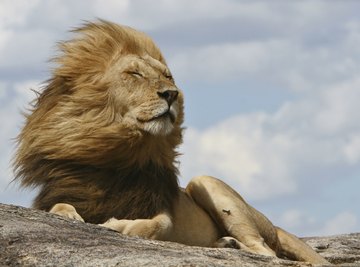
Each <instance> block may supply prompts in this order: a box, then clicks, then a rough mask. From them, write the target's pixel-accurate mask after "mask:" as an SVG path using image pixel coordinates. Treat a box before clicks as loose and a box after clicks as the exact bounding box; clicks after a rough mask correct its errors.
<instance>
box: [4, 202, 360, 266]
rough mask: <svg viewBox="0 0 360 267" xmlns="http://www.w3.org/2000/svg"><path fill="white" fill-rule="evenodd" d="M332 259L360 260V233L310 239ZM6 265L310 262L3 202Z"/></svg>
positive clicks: (343, 262)
mask: <svg viewBox="0 0 360 267" xmlns="http://www.w3.org/2000/svg"><path fill="white" fill-rule="evenodd" d="M305 240H306V242H307V243H308V244H310V245H311V246H312V247H313V248H315V249H316V250H317V251H318V252H319V253H320V254H321V255H323V256H324V257H326V258H327V259H328V260H329V261H330V262H332V263H336V264H341V266H360V233H357V234H348V235H339V236H330V237H312V238H306V239H305ZM0 266H243V267H247V266H309V264H306V263H301V262H293V261H288V260H282V259H277V258H271V257H264V256H260V255H255V254H250V253H246V252H243V251H239V250H234V249H217V248H200V247H190V246H185V245H181V244H177V243H172V242H161V241H154V240H146V239H141V238H135V237H128V236H124V235H121V234H119V233H117V232H114V231H111V230H108V229H105V228H102V227H99V226H97V225H93V224H87V223H82V222H78V221H73V220H69V219H65V218H62V217H59V216H56V215H53V214H49V213H46V212H43V211H38V210H33V209H27V208H23V207H18V206H13V205H4V204H0Z"/></svg>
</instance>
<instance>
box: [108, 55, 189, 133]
mask: <svg viewBox="0 0 360 267" xmlns="http://www.w3.org/2000/svg"><path fill="white" fill-rule="evenodd" d="M108 76H109V80H111V81H114V80H116V79H115V78H114V77H119V78H118V79H117V81H116V82H115V83H114V82H112V86H111V87H112V88H111V91H112V92H113V94H114V98H115V101H116V102H117V104H118V106H119V107H120V110H121V111H120V114H119V121H122V122H123V123H125V124H126V125H129V126H130V127H131V128H133V129H134V128H135V129H138V130H141V131H144V132H147V133H149V134H151V135H155V136H167V135H170V134H171V133H172V132H173V130H174V129H175V128H179V127H180V126H181V123H182V120H183V96H182V93H181V91H180V90H179V89H178V88H177V87H176V86H175V84H174V81H173V79H172V77H171V75H170V71H169V70H168V68H167V66H166V65H164V64H162V63H161V62H159V61H157V60H156V59H153V58H151V57H149V56H143V57H139V56H135V55H127V56H123V57H121V60H119V62H118V63H115V64H114V65H113V66H112V67H111V68H110V70H109V75H108Z"/></svg>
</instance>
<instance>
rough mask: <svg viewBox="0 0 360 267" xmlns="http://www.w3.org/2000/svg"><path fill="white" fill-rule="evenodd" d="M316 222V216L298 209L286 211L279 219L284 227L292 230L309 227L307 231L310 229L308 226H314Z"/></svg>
mask: <svg viewBox="0 0 360 267" xmlns="http://www.w3.org/2000/svg"><path fill="white" fill-rule="evenodd" d="M315 223H316V219H315V218H314V217H311V216H309V215H307V214H305V213H304V212H303V211H300V210H297V209H290V210H287V211H285V212H284V213H283V214H282V216H281V218H280V220H279V224H280V225H282V227H283V228H284V229H287V230H288V231H291V232H293V231H296V230H298V229H302V230H304V229H307V231H309V229H308V228H310V227H313V225H314V224H315Z"/></svg>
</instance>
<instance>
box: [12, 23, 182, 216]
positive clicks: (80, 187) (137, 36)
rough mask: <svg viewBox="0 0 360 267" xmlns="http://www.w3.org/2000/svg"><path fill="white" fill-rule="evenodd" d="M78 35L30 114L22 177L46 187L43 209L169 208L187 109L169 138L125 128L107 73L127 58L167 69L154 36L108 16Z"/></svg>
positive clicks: (18, 170) (18, 163)
mask: <svg viewBox="0 0 360 267" xmlns="http://www.w3.org/2000/svg"><path fill="white" fill-rule="evenodd" d="M74 32H75V34H76V36H75V38H74V39H73V40H70V41H66V42H62V43H60V44H59V47H60V50H61V53H60V55H59V56H57V57H56V58H55V59H54V61H55V62H56V63H57V67H56V68H55V69H54V70H53V75H52V77H51V79H49V80H48V81H47V83H46V85H45V87H44V89H43V91H42V92H41V93H39V97H38V99H37V100H36V102H35V104H34V106H33V109H32V111H31V112H30V114H29V115H27V116H26V123H25V125H24V127H23V129H22V131H21V133H20V134H19V136H18V151H17V154H16V158H15V164H14V165H15V174H16V178H15V179H17V180H20V181H21V184H22V185H23V186H40V193H39V195H38V196H37V198H36V199H35V201H34V207H35V208H39V209H43V210H49V209H50V208H51V207H52V206H53V205H54V204H56V203H58V202H65V203H71V204H73V205H74V206H75V207H76V208H77V209H78V210H79V211H80V213H81V214H83V217H84V219H85V220H86V221H88V222H94V223H101V222H104V221H105V220H107V219H109V218H110V217H113V216H117V217H121V218H129V219H131V218H138V217H142V218H148V217H151V216H153V215H154V214H156V213H158V212H159V211H162V210H164V209H167V208H169V207H170V206H171V205H172V203H173V199H174V195H175V196H176V194H177V191H178V183H177V177H176V174H177V168H176V167H175V166H174V163H175V158H176V156H177V152H176V150H175V149H176V147H177V146H178V145H179V144H180V143H181V140H182V133H181V132H182V128H181V123H182V120H183V118H182V117H183V114H182V110H181V112H180V115H179V119H178V121H177V123H176V126H175V128H174V130H173V132H172V133H171V135H169V136H166V137H162V138H160V137H157V136H152V135H150V134H148V133H144V132H141V131H137V130H134V129H131V127H125V126H124V124H122V123H118V122H117V121H116V120H117V118H116V114H117V112H118V108H119V107H118V106H117V105H116V104H115V100H114V95H113V94H112V93H111V92H110V90H109V89H108V88H109V87H110V84H109V83H108V82H104V81H103V76H104V74H105V73H106V71H107V70H108V68H109V67H110V66H112V64H114V63H115V62H118V61H121V58H122V57H123V56H124V55H129V54H131V55H139V56H143V55H148V56H150V57H151V58H153V59H156V60H158V61H159V62H161V63H163V64H164V65H165V66H166V63H165V61H164V58H163V56H162V55H161V53H160V51H159V49H158V48H157V47H156V45H155V44H154V43H153V41H152V40H151V39H150V38H149V37H148V36H146V35H145V34H143V33H141V32H138V31H135V30H133V29H131V28H128V27H124V26H119V25H116V24H112V23H109V22H106V21H100V22H98V23H88V24H86V25H84V26H83V27H81V28H79V29H76V30H74ZM140 181H141V182H140ZM139 183H141V184H143V186H141V187H140V188H138V189H136V190H135V187H136V185H137V184H139ZM169 188H170V190H169ZM132 189H134V190H135V191H136V192H134V191H132ZM159 198H160V200H159ZM161 198H163V199H161ZM105 200H106V201H105ZM114 203H116V204H114ZM169 210H171V209H169Z"/></svg>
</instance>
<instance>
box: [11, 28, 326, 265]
mask: <svg viewBox="0 0 360 267" xmlns="http://www.w3.org/2000/svg"><path fill="white" fill-rule="evenodd" d="M75 33H76V36H75V38H74V39H73V40H71V41H68V42H63V43H61V44H60V49H61V54H60V55H59V56H58V57H56V58H55V62H56V63H57V64H58V66H57V67H56V68H55V70H54V71H53V75H52V77H51V79H50V80H48V81H47V83H46V85H45V88H44V90H43V91H42V92H41V93H39V97H38V99H37V101H36V103H35V104H34V107H33V110H32V112H31V113H30V114H29V115H27V117H26V123H25V126H24V128H23V129H22V131H21V133H20V135H19V137H18V142H19V147H18V151H17V154H16V159H15V171H16V178H17V179H18V180H20V181H21V183H22V185H23V186H38V187H40V192H39V194H38V196H37V197H36V199H35V201H34V207H35V208H38V209H43V210H47V211H50V212H52V213H56V214H59V215H62V216H65V217H69V218H73V219H77V220H84V221H86V222H92V223H99V224H101V225H103V226H105V227H108V228H111V229H114V230H116V231H119V232H121V233H123V234H127V235H136V236H141V237H145V238H153V239H159V240H169V241H175V242H180V243H184V244H188V245H197V246H216V247H232V248H237V249H243V250H246V251H249V252H253V253H259V254H262V255H267V256H280V257H283V256H286V257H288V258H291V259H296V260H303V261H309V262H312V263H322V264H324V263H328V262H327V261H326V260H325V259H323V258H322V257H321V256H320V255H318V254H317V253H316V252H314V251H313V250H312V249H311V248H310V247H309V246H307V245H306V244H305V243H303V242H302V241H301V240H299V239H298V238H296V237H295V236H293V235H291V234H289V233H287V232H285V231H284V230H282V229H280V228H278V227H275V226H273V225H272V223H271V222H270V221H269V220H268V219H267V218H266V217H265V216H264V215H263V214H261V213H260V212H258V211H257V210H256V209H254V208H253V207H251V206H250V205H248V204H247V203H246V202H245V200H244V199H243V198H242V197H241V196H240V195H239V194H238V193H237V192H235V191H234V190H233V189H231V188H230V187H229V186H228V185H226V184H225V183H223V182H221V181H220V180H218V179H216V178H213V177H208V176H201V177H196V178H193V179H192V180H191V181H190V183H189V185H188V186H187V187H186V189H184V190H183V189H180V188H179V187H178V182H177V172H178V171H177V168H176V157H177V152H176V148H177V146H178V145H179V144H180V143H181V141H182V126H181V125H182V122H183V96H182V93H181V91H180V90H179V89H178V88H177V87H176V85H175V83H174V80H173V78H172V76H171V73H170V71H169V69H168V67H167V65H166V62H165V60H164V58H163V56H162V55H161V53H160V51H159V49H158V48H157V47H156V46H155V44H154V43H153V42H152V40H151V39H150V38H149V37H147V36H146V35H145V34H143V33H140V32H137V31H135V30H133V29H130V28H127V27H122V26H119V25H116V24H113V23H109V22H105V21H99V22H97V23H88V24H86V25H85V26H84V27H82V28H80V29H78V30H76V31H75Z"/></svg>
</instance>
